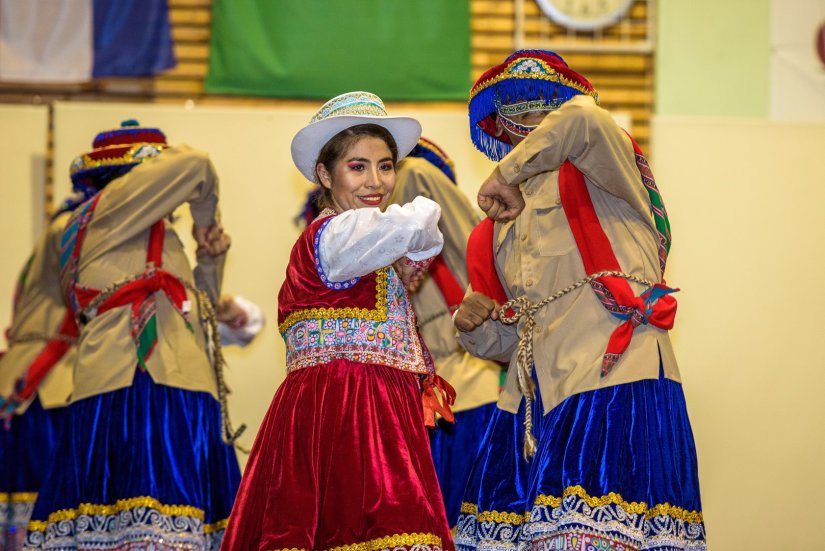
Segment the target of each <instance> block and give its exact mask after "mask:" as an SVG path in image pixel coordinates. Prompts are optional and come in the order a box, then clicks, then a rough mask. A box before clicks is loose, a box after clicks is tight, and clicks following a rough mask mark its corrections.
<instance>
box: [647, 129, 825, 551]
mask: <svg viewBox="0 0 825 551" xmlns="http://www.w3.org/2000/svg"><path fill="white" fill-rule="evenodd" d="M654 131H655V134H654V135H655V137H656V140H655V141H654V146H655V154H656V156H655V159H656V161H655V165H654V167H653V168H654V170H655V174H656V179H657V181H658V182H659V184H660V187H661V189H662V193H663V195H664V197H665V200H666V201H667V202H666V204H667V207H668V211H669V213H670V216H671V221H672V224H673V234H674V240H673V249H672V251H671V262H670V267H669V268H668V271H669V275H668V282H669V283H670V284H671V285H675V286H678V287H681V288H682V289H683V290H682V292H681V293H679V294H678V295H677V297H678V299H679V314H678V316H677V320H676V328H675V330H674V332H673V333H674V337H675V343H676V349H677V355H678V357H679V361H680V365H681V368H682V373H683V377H684V388H685V393H686V395H687V400H688V410H689V412H690V415H691V420H692V422H693V428H694V433H695V436H696V445H697V448H698V451H699V462H700V464H699V468H700V479H701V483H702V498H703V506H704V511H705V518H706V521H707V528H708V536H709V541H710V543H711V544H712V545H711V547H710V548H711V549H713V550H714V551H739V550H748V551H763V550H764V551H768V550H772V551H773V550H779V549H783V550H784V549H825V543H823V542H822V541H820V540H817V539H816V538H814V539H811V527H815V526H818V522H819V520H820V516H821V513H822V506H821V504H819V503H818V500H817V496H820V495H822V494H823V491H825V473H823V470H822V457H823V456H825V413H823V408H822V402H823V399H822V397H823V396H824V395H825V359H823V354H822V349H821V347H822V344H823V342H825V328H824V327H825V326H823V317H825V315H824V314H823V312H825V295H823V293H822V292H820V290H819V284H820V282H821V281H822V279H823V276H822V274H823V273H825V248H823V246H822V239H823V236H825V217H823V215H822V205H823V204H825V187H823V185H822V182H823V178H822V175H823V174H825V157H824V156H823V155H822V144H825V125H823V124H819V125H814V124H803V123H799V124H792V123H789V124H780V123H769V122H765V121H755V120H740V121H737V120H734V119H677V118H659V119H658V120H656V121H655V124H654ZM814 532H816V529H815V528H814Z"/></svg>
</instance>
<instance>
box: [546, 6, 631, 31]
mask: <svg viewBox="0 0 825 551" xmlns="http://www.w3.org/2000/svg"><path fill="white" fill-rule="evenodd" d="M536 3H537V4H538V5H539V8H541V11H542V12H544V14H545V15H547V17H549V18H550V19H552V20H553V21H555V22H556V23H558V24H559V25H562V26H564V27H568V28H571V29H575V30H579V31H594V30H597V29H601V28H603V27H607V26H609V25H613V24H614V23H617V22H618V21H619V20H620V19H621V18H622V17H624V15H625V14H626V13H627V11H628V10H629V9H630V6H631V5H632V4H633V0H536Z"/></svg>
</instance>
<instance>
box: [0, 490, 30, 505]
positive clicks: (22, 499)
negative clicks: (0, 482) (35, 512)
mask: <svg viewBox="0 0 825 551" xmlns="http://www.w3.org/2000/svg"><path fill="white" fill-rule="evenodd" d="M36 499H37V492H12V493H10V494H8V493H4V492H0V503H29V502H31V503H34V501H35V500H36Z"/></svg>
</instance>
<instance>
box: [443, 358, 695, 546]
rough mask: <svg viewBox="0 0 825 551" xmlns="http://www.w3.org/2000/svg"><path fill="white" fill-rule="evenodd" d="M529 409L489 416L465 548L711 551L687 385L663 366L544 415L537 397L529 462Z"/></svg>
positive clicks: (468, 503) (464, 525) (467, 501)
mask: <svg viewBox="0 0 825 551" xmlns="http://www.w3.org/2000/svg"><path fill="white" fill-rule="evenodd" d="M537 394H538V393H537ZM524 407H525V406H524V402H523V401H522V405H521V409H520V411H519V413H518V414H517V415H514V414H511V413H508V412H505V411H502V410H497V411H496V412H495V414H494V415H493V418H492V420H491V422H490V424H489V426H488V430H487V432H486V434H485V436H484V439H483V442H482V445H481V449H480V452H479V454H478V456H477V458H476V460H475V463H474V465H473V468H472V473H471V475H470V479H469V481H468V483H467V488H466V490H465V494H464V500H463V503H462V505H461V514H460V516H459V520H458V524H457V527H456V538H455V543H456V548H457V549H459V550H463V551H470V550H476V549H484V550H515V549H517V548H522V549H523V548H525V546H526V547H529V548H532V549H541V550H542V551H544V550H557V549H558V550H561V549H566V550H576V551H579V550H581V551H584V550H599V551H602V550H603V551H619V550H621V551H635V550H640V549H646V550H647V549H655V550H661V551H664V550H667V551H670V550H677V549H679V550H692V551H699V550H705V549H706V544H705V527H704V522H703V520H702V513H701V511H702V506H701V501H700V497H699V481H698V474H697V461H696V449H695V445H694V441H693V434H692V431H691V428H690V422H689V420H688V415H687V409H686V407H685V398H684V393H683V391H682V386H681V385H680V384H679V383H677V382H674V381H671V380H668V379H665V378H664V377H663V375H662V374H661V373H660V377H659V379H658V380H643V381H637V382H634V383H628V384H623V385H617V386H613V387H608V388H604V389H599V390H594V391H590V392H583V393H581V394H576V395H574V396H571V397H569V398H567V399H566V400H565V401H564V402H562V403H561V404H559V405H558V406H557V407H555V408H554V409H553V410H551V411H550V412H549V413H547V414H546V415H542V404H541V399H540V397H537V399H536V401H535V402H534V415H533V419H534V428H533V431H534V434H535V436H536V438H537V440H538V449H537V452H536V455H535V456H534V457H533V458H532V460H530V461H526V460H525V459H524V457H523V454H522V448H523V432H524V429H523V424H522V423H523V419H524Z"/></svg>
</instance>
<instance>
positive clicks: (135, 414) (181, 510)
mask: <svg viewBox="0 0 825 551" xmlns="http://www.w3.org/2000/svg"><path fill="white" fill-rule="evenodd" d="M67 410H68V412H67V419H66V428H65V430H64V431H63V435H62V437H61V438H60V440H59V442H58V445H57V448H56V450H55V455H56V457H59V458H60V460H59V461H56V462H54V463H53V465H52V468H51V470H50V471H49V474H48V476H47V478H46V480H45V483H44V485H43V486H42V488H41V492H40V495H39V496H38V499H37V502H36V503H35V507H34V512H33V513H32V520H31V522H30V523H29V534H28V539H27V542H26V546H27V548H31V549H49V550H69V549H71V550H85V549H95V550H100V549H107V550H109V549H118V550H128V549H155V550H166V549H195V550H207V549H218V547H219V546H220V542H221V538H222V536H223V531H224V527H225V525H226V519H227V518H228V517H229V513H230V511H231V509H232V503H233V501H234V498H235V492H236V491H237V488H238V484H239V482H240V469H239V467H238V460H237V458H236V456H235V450H234V449H233V448H232V447H231V446H228V445H226V444H224V443H223V441H222V440H221V418H220V405H219V404H218V402H217V401H216V400H215V399H214V398H213V397H212V396H211V395H209V394H208V393H205V392H194V391H189V390H183V389H179V388H172V387H168V386H164V385H159V384H155V383H154V382H153V381H152V379H151V377H150V376H149V375H148V374H147V373H145V372H143V371H138V372H137V373H136V374H135V379H134V382H133V383H132V386H131V387H128V388H124V389H119V390H115V391H112V392H107V393H104V394H100V395H97V396H93V397H90V398H86V399H84V400H80V401H78V402H76V403H74V404H72V405H70V406H69V407H68V408H67Z"/></svg>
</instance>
